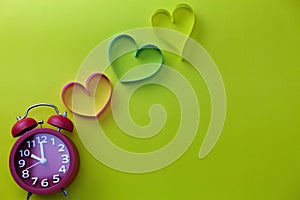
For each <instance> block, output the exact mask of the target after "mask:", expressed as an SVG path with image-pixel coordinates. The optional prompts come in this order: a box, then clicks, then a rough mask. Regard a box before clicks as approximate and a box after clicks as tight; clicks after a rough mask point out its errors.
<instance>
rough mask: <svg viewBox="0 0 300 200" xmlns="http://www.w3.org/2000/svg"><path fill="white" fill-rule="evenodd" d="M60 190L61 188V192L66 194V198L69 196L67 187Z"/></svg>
mask: <svg viewBox="0 0 300 200" xmlns="http://www.w3.org/2000/svg"><path fill="white" fill-rule="evenodd" d="M60 190H61V192H62V193H63V194H64V195H65V197H66V198H68V197H69V195H68V193H67V191H66V189H65V188H61V189H60Z"/></svg>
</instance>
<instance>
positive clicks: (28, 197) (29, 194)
mask: <svg viewBox="0 0 300 200" xmlns="http://www.w3.org/2000/svg"><path fill="white" fill-rule="evenodd" d="M31 195H32V193H31V192H28V193H27V197H26V200H29V199H30V197H31Z"/></svg>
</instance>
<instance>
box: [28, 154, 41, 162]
mask: <svg viewBox="0 0 300 200" xmlns="http://www.w3.org/2000/svg"><path fill="white" fill-rule="evenodd" d="M30 157H31V158H33V159H35V160H38V161H40V162H41V161H42V158H40V157H38V156H36V155H34V154H33V153H32V154H31V155H30Z"/></svg>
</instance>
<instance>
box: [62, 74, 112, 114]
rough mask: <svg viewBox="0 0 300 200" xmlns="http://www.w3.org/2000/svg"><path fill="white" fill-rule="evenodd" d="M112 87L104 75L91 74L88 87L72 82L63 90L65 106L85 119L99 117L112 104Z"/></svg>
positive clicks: (87, 83)
mask: <svg viewBox="0 0 300 200" xmlns="http://www.w3.org/2000/svg"><path fill="white" fill-rule="evenodd" d="M111 95H112V85H111V83H110V81H109V79H108V78H107V77H106V76H105V75H104V74H102V73H94V74H91V75H90V76H89V77H88V79H87V80H86V86H83V85H82V84H81V83H78V82H70V83H68V84H67V85H65V87H64V88H63V90H62V100H63V103H64V104H65V106H66V107H67V108H68V109H69V110H70V111H71V112H73V113H74V114H77V115H81V116H85V117H98V116H99V115H100V114H101V113H102V112H103V110H104V109H105V108H106V107H107V105H108V104H109V102H110V99H111Z"/></svg>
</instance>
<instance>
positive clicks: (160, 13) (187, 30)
mask: <svg viewBox="0 0 300 200" xmlns="http://www.w3.org/2000/svg"><path fill="white" fill-rule="evenodd" d="M151 21H152V26H153V27H157V28H167V29H173V30H175V31H179V32H181V33H183V34H185V35H187V36H188V37H189V36H190V35H191V33H192V31H193V29H194V25H195V14H194V11H193V9H192V7H191V6H189V5H187V4H179V5H177V6H176V8H175V10H174V11H173V14H172V15H171V14H170V13H169V12H168V11H167V10H165V9H159V10H157V11H156V12H155V13H154V14H153V16H152V19H151ZM156 32H157V34H158V35H159V36H160V37H161V38H162V39H163V40H165V41H166V42H167V43H168V44H169V45H171V46H173V47H175V48H176V49H177V50H178V51H179V53H180V54H181V55H182V54H183V50H184V47H185V44H186V42H187V41H181V40H178V38H170V37H169V36H168V37H167V36H164V35H163V33H162V32H160V31H159V30H156Z"/></svg>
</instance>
